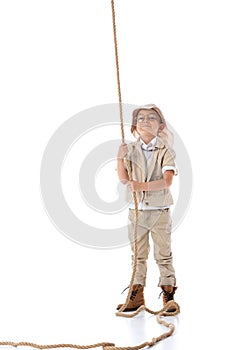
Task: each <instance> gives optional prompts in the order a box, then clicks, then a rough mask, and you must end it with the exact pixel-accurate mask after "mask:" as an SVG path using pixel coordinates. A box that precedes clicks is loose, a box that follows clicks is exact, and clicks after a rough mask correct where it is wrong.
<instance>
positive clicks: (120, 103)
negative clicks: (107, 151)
mask: <svg viewBox="0 0 234 350" xmlns="http://www.w3.org/2000/svg"><path fill="white" fill-rule="evenodd" d="M111 6H112V21H113V33H114V44H115V60H116V72H117V83H118V94H119V110H120V126H121V134H122V143H125V140H124V125H123V112H122V110H123V108H122V99H121V89H120V72H119V59H118V41H117V31H116V19H115V2H114V0H111ZM126 164H127V171H128V177H129V180H130V181H132V174H131V168H130V162H129V161H128V160H126ZM133 202H134V209H135V222H134V223H135V224H134V235H133V236H134V259H133V271H132V277H131V281H130V286H129V291H128V295H127V299H126V301H125V303H124V304H123V305H122V307H121V308H120V310H119V311H118V312H116V315H117V316H122V317H134V316H136V315H137V314H138V313H139V312H141V311H142V310H145V311H147V312H149V313H151V314H153V315H157V321H158V322H159V323H160V324H163V325H164V326H166V327H168V328H170V331H168V332H166V333H163V334H162V335H161V336H159V337H158V338H154V341H153V343H152V342H151V343H150V344H151V345H154V344H155V343H156V342H158V341H160V340H162V339H164V338H166V337H169V336H170V335H172V333H173V331H174V325H172V324H171V323H167V322H166V321H164V320H162V319H161V316H174V315H177V314H178V313H179V312H180V308H179V305H178V304H177V303H175V302H174V301H173V303H174V304H175V306H176V311H174V312H166V309H167V307H169V303H170V302H168V303H167V305H166V307H165V308H164V309H162V310H160V311H152V310H150V309H148V308H147V307H146V306H144V305H142V306H140V307H139V308H138V309H137V310H136V311H135V312H133V313H131V314H129V313H128V314H126V313H124V312H123V311H124V310H125V309H126V306H127V304H128V302H129V300H130V296H131V293H132V289H133V282H134V278H135V274H136V266H137V254H138V248H137V226H138V202H137V195H136V192H133ZM150 344H149V343H147V345H148V346H151V345H150ZM144 346H146V345H144ZM141 347H142V346H141V345H139V346H138V347H136V349H140V348H141Z"/></svg>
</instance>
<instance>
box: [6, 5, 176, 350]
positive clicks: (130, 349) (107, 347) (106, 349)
mask: <svg viewBox="0 0 234 350" xmlns="http://www.w3.org/2000/svg"><path fill="white" fill-rule="evenodd" d="M111 8H112V21H113V33H114V45H115V61H116V74H117V85H118V96H119V113H120V127H121V136H122V143H125V137H124V123H123V108H122V97H121V87H120V73H119V59H118V44H117V33H116V21H115V6H114V0H111ZM126 164H127V171H128V177H129V180H130V181H132V174H131V168H130V162H129V160H126ZM132 196H133V201H134V208H135V224H134V259H133V266H132V276H131V281H130V285H129V291H128V295H127V298H126V301H125V303H124V304H123V305H122V307H121V308H120V310H119V311H118V312H116V316H122V317H127V318H131V317H134V316H136V315H137V314H139V313H140V312H141V311H142V310H145V311H147V312H148V313H150V314H152V315H156V316H157V322H158V323H159V324H162V325H164V326H165V327H167V328H169V330H168V331H167V332H165V333H163V334H161V335H160V336H158V337H157V338H153V339H152V340H151V341H150V342H148V341H146V342H144V343H142V344H139V345H136V346H126V347H117V346H115V344H114V343H107V342H102V343H96V344H92V345H76V344H52V345H38V344H35V343H30V342H18V343H16V342H11V341H5V342H0V346H12V347H19V346H28V347H32V348H35V349H57V348H71V349H91V348H98V347H102V348H103V350H139V349H143V348H145V347H150V346H153V345H155V344H156V343H158V342H159V341H161V340H163V339H165V338H167V337H170V336H171V335H172V334H173V332H174V329H175V326H174V325H173V324H172V323H168V322H166V321H165V320H163V319H162V316H175V315H177V314H178V313H179V312H180V308H179V305H178V304H177V303H175V302H173V306H174V305H175V306H176V310H175V311H174V312H168V311H167V308H168V307H169V306H170V301H169V302H168V303H167V304H166V306H165V307H164V308H162V309H161V310H159V311H153V310H150V309H148V308H147V307H146V306H144V305H142V306H140V307H139V308H138V309H137V310H136V311H135V312H133V313H127V314H126V313H124V312H123V311H124V310H125V309H126V306H127V304H128V302H129V300H130V296H131V293H132V289H133V283H134V278H135V275H136V265H137V255H138V248H137V226H138V201H137V195H136V192H133V195H132Z"/></svg>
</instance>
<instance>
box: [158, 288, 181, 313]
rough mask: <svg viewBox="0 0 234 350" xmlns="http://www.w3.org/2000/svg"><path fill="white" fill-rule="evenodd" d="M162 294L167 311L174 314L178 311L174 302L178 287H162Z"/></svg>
mask: <svg viewBox="0 0 234 350" xmlns="http://www.w3.org/2000/svg"><path fill="white" fill-rule="evenodd" d="M161 288H162V294H163V306H164V307H165V306H166V305H167V304H168V305H167V309H166V311H168V312H174V311H176V310H177V304H176V302H175V301H174V294H175V291H176V289H177V287H173V286H161Z"/></svg>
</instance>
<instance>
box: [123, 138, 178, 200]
mask: <svg viewBox="0 0 234 350" xmlns="http://www.w3.org/2000/svg"><path fill="white" fill-rule="evenodd" d="M126 158H127V159H128V160H129V161H130V169H131V172H132V178H133V180H134V181H138V182H150V181H155V180H160V179H162V178H163V173H162V168H163V167H164V166H172V167H176V164H175V152H174V150H173V149H172V148H169V147H168V146H166V145H165V144H164V143H163V141H162V140H161V139H159V138H157V141H156V144H155V146H154V151H152V156H151V158H150V164H149V167H148V171H147V165H146V161H145V156H144V154H143V151H142V148H141V142H140V139H138V140H137V141H135V142H131V143H129V144H128V154H127V156H126ZM175 175H177V172H176V174H175ZM137 197H138V198H137V199H138V203H139V202H142V203H144V205H146V206H147V205H148V206H158V207H163V206H170V205H172V204H173V198H172V195H171V192H170V189H169V188H166V189H163V190H157V191H141V192H137ZM127 201H128V202H132V193H131V191H130V190H129V189H128V190H127Z"/></svg>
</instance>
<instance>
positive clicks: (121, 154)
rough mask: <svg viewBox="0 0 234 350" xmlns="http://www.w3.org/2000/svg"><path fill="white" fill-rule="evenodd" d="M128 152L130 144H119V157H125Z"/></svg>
mask: <svg viewBox="0 0 234 350" xmlns="http://www.w3.org/2000/svg"><path fill="white" fill-rule="evenodd" d="M127 153H128V146H127V145H126V143H122V144H121V145H120V146H119V151H118V155H117V157H118V158H120V159H124V157H126V155H127Z"/></svg>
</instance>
